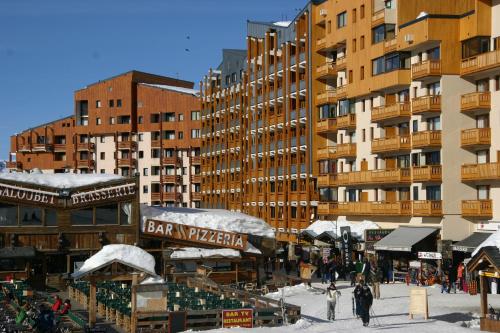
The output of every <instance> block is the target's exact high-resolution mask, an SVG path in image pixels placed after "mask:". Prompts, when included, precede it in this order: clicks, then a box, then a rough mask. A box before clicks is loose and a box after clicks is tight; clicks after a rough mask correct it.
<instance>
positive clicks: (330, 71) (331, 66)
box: [316, 62, 337, 79]
mask: <svg viewBox="0 0 500 333" xmlns="http://www.w3.org/2000/svg"><path fill="white" fill-rule="evenodd" d="M316 74H317V77H318V79H327V78H333V77H335V75H337V64H336V63H334V62H327V63H324V64H322V65H319V66H318V67H316Z"/></svg>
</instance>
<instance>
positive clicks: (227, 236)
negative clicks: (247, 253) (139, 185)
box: [142, 220, 247, 250]
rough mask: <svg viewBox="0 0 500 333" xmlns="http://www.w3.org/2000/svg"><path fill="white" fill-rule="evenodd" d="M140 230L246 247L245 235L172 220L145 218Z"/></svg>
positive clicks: (177, 237) (242, 248) (227, 245)
mask: <svg viewBox="0 0 500 333" xmlns="http://www.w3.org/2000/svg"><path fill="white" fill-rule="evenodd" d="M142 232H143V233H144V234H146V235H151V236H159V237H166V238H173V239H178V240H184V241H190V242H194V243H199V244H205V245H214V246H219V247H227V248H232V249H236V250H245V249H246V247H247V236H246V235H241V234H237V233H234V232H227V231H222V230H213V229H206V228H200V227H195V226H190V225H184V224H178V223H173V222H165V221H157V220H147V221H146V222H145V223H144V225H143V230H142Z"/></svg>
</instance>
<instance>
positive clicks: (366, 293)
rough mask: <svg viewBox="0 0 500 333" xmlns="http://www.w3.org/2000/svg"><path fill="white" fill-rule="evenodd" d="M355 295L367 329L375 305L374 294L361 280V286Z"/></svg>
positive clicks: (358, 286) (355, 290) (355, 291)
mask: <svg viewBox="0 0 500 333" xmlns="http://www.w3.org/2000/svg"><path fill="white" fill-rule="evenodd" d="M354 294H355V295H357V298H358V300H359V311H357V312H358V313H359V316H360V317H361V321H362V322H363V326H365V327H367V326H368V325H369V323H370V308H371V306H372V304H373V295H372V292H371V290H370V287H368V286H367V285H366V284H365V281H364V280H360V281H359V284H358V285H357V286H356V288H355V289H354ZM355 297H356V296H355Z"/></svg>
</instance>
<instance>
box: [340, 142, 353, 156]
mask: <svg viewBox="0 0 500 333" xmlns="http://www.w3.org/2000/svg"><path fill="white" fill-rule="evenodd" d="M355 157H356V144H355V143H343V144H338V145H337V158H355Z"/></svg>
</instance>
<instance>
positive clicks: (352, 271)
mask: <svg viewBox="0 0 500 333" xmlns="http://www.w3.org/2000/svg"><path fill="white" fill-rule="evenodd" d="M347 270H348V271H349V276H350V278H351V287H352V286H354V285H355V284H356V266H354V263H353V262H352V261H351V262H349V265H348V266H347Z"/></svg>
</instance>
